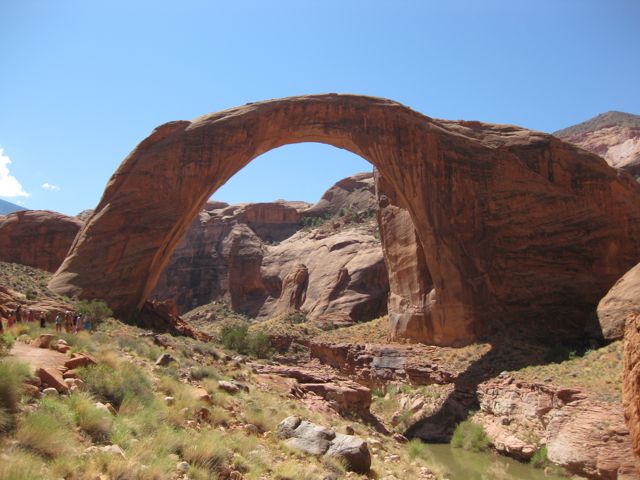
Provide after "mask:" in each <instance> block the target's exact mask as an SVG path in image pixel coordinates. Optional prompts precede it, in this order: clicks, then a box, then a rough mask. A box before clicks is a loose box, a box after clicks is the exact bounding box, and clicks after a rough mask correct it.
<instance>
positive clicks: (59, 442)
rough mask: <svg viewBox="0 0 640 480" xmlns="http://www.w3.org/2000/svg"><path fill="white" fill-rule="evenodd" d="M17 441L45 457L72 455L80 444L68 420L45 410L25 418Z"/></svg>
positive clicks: (20, 426)
mask: <svg viewBox="0 0 640 480" xmlns="http://www.w3.org/2000/svg"><path fill="white" fill-rule="evenodd" d="M16 439H17V440H18V442H19V443H20V445H21V446H22V447H24V448H26V449H28V450H31V451H33V452H35V453H38V454H40V455H42V456H44V457H48V458H55V457H60V456H64V455H71V454H73V453H74V452H75V451H77V449H78V442H77V440H76V438H75V436H74V434H73V432H72V430H71V425H70V424H69V423H68V422H67V421H66V419H65V418H64V417H63V418H60V417H58V416H57V415H56V414H55V413H54V412H53V411H45V410H44V409H39V410H36V411H35V412H33V413H31V414H29V415H27V416H26V417H24V418H23V419H22V420H21V422H20V423H19V425H18V429H17V431H16Z"/></svg>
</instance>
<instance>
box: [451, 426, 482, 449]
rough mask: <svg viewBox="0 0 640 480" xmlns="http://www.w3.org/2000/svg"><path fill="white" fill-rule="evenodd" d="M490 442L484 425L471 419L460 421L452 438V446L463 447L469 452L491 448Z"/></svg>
mask: <svg viewBox="0 0 640 480" xmlns="http://www.w3.org/2000/svg"><path fill="white" fill-rule="evenodd" d="M490 443H491V442H490V441H489V438H488V437H487V435H486V434H485V433H484V429H483V428H482V426H481V425H478V424H477V423H473V422H472V421H471V420H465V421H464V422H460V423H459V424H458V426H457V427H456V430H455V431H454V432H453V437H452V438H451V446H452V447H455V448H462V449H464V450H467V451H469V452H483V451H485V450H487V449H488V448H489V444H490Z"/></svg>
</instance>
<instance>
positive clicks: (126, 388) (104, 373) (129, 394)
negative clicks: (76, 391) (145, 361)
mask: <svg viewBox="0 0 640 480" xmlns="http://www.w3.org/2000/svg"><path fill="white" fill-rule="evenodd" d="M78 375H79V376H80V378H81V379H82V381H84V382H85V383H86V384H87V386H88V387H89V389H90V390H91V391H92V392H93V393H95V394H96V395H98V396H100V397H102V398H104V399H106V400H108V401H109V402H111V403H112V404H113V405H115V406H116V407H119V406H120V405H121V404H122V403H123V401H124V400H125V399H127V398H130V399H136V400H138V401H139V402H142V403H148V402H149V401H150V400H151V399H152V398H153V390H152V388H151V382H150V381H149V378H148V377H147V375H146V373H145V372H144V371H143V370H142V369H140V368H139V367H137V366H136V365H134V364H132V363H128V362H122V363H121V364H120V367H119V368H118V369H117V370H114V369H113V368H111V367H109V366H108V365H94V366H90V367H86V368H82V369H80V370H79V372H78Z"/></svg>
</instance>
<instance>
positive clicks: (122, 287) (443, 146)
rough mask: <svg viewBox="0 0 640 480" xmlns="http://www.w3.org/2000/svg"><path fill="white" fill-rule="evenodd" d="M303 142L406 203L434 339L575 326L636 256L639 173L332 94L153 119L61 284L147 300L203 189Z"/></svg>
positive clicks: (522, 135)
mask: <svg viewBox="0 0 640 480" xmlns="http://www.w3.org/2000/svg"><path fill="white" fill-rule="evenodd" d="M304 141H317V142H324V143H328V144H331V145H334V146H336V147H339V148H345V149H348V150H350V151H351V152H353V153H355V154H357V155H360V156H362V157H363V158H365V159H367V160H369V161H370V162H371V163H373V164H374V165H375V166H376V167H377V168H378V170H379V171H380V174H381V176H382V177H384V178H385V180H386V181H387V182H388V183H389V185H390V187H391V188H392V189H393V190H394V191H395V192H396V194H397V195H398V197H399V198H400V199H401V203H402V205H403V206H404V207H406V210H407V211H408V212H409V214H410V218H411V221H412V223H413V225H414V228H415V232H416V236H417V238H418V239H419V244H420V245H421V247H422V251H421V253H422V254H423V255H424V257H425V260H426V265H427V267H428V270H429V274H430V279H431V282H425V284H429V283H433V288H432V289H431V291H430V292H429V299H428V301H426V302H424V305H425V312H424V315H423V318H424V323H425V324H426V326H425V327H424V328H423V329H422V330H423V331H431V332H434V334H433V337H432V338H425V337H421V338H420V339H421V340H423V341H429V342H432V343H435V344H441V345H460V344H465V343H469V342H471V341H473V340H475V339H477V338H478V337H479V336H480V335H483V334H485V333H487V332H490V331H491V330H501V329H504V328H506V327H508V326H509V325H517V326H518V328H521V327H522V328H524V327H533V328H534V329H535V330H537V331H540V330H543V329H547V331H549V332H550V334H551V332H552V333H553V334H555V335H563V334H564V335H570V334H575V333H576V332H578V331H581V330H582V329H583V328H584V319H585V318H587V317H588V314H589V313H590V312H592V311H593V309H594V308H595V305H596V303H597V302H598V300H599V299H600V298H601V297H602V295H603V294H604V293H605V292H606V291H607V290H608V289H609V288H610V287H611V285H612V284H613V283H614V282H615V281H616V280H617V279H618V277H620V276H621V275H622V273H624V272H625V271H626V270H628V269H629V268H630V267H631V266H632V265H634V264H635V263H637V259H638V258H639V257H640V245H638V243H637V242H636V241H635V239H637V238H638V236H639V234H640V202H639V201H638V200H640V186H639V185H638V184H637V183H636V182H635V181H634V180H633V179H632V178H631V177H629V176H619V175H617V173H616V172H615V170H612V169H611V168H610V167H609V166H608V165H607V164H606V162H604V160H602V159H600V158H599V157H597V156H595V155H593V154H590V153H587V152H585V151H583V150H580V149H577V148H575V147H573V146H572V145H569V144H567V143H565V142H563V141H561V140H559V139H557V138H555V137H553V136H550V135H546V134H542V133H539V132H532V131H529V130H525V129H521V128H518V127H513V126H505V125H488V124H482V123H479V122H450V121H441V120H433V119H430V118H428V117H425V116H423V115H421V114H419V113H417V112H414V111H412V110H410V109H408V108H406V107H404V106H402V105H400V104H398V103H395V102H392V101H389V100H384V99H378V98H370V97H360V96H353V95H334V94H330V95H316V96H306V97H292V98H287V99H280V100H271V101H266V102H262V103H254V104H249V105H245V106H242V107H238V108H234V109H230V110H226V111H223V112H218V113H213V114H209V115H205V116H202V117H199V118H197V119H195V120H193V121H191V122H190V121H178V122H171V123H168V124H165V125H162V126H160V127H158V128H157V129H156V130H155V131H154V132H153V133H152V134H151V135H150V136H149V137H148V138H147V139H145V140H144V141H143V142H142V143H141V144H140V145H139V146H138V147H136V149H135V150H134V151H133V152H132V153H131V154H130V155H129V157H128V158H127V159H126V160H125V161H124V162H123V164H122V165H121V167H120V168H119V169H118V171H117V172H116V173H115V174H114V175H113V177H112V178H111V180H110V181H109V184H108V185H107V188H106V190H105V193H104V195H103V198H102V200H101V201H100V204H99V205H98V206H97V208H96V211H95V212H94V214H93V216H92V217H91V218H90V219H89V221H88V222H87V224H86V225H85V227H84V228H83V229H82V231H81V232H80V234H79V235H78V237H77V238H76V241H75V243H74V245H73V247H72V250H71V252H70V254H69V256H68V257H67V258H66V259H65V261H64V263H63V265H62V266H61V267H60V269H59V270H58V271H57V272H56V274H55V276H54V278H53V279H52V281H51V283H50V287H51V288H52V289H53V290H55V291H57V292H59V293H62V294H66V295H79V296H81V297H97V298H105V299H106V300H108V302H109V303H110V305H111V306H112V307H113V308H114V309H115V310H116V311H118V312H119V313H121V314H125V315H126V314H131V313H133V312H135V311H137V310H138V309H140V308H141V307H142V305H143V304H144V302H145V300H146V298H148V297H149V295H150V294H151V292H152V291H153V289H154V288H155V286H156V283H157V281H158V278H159V276H160V274H161V272H162V271H163V269H164V268H165V266H166V265H167V264H168V262H169V260H170V258H171V254H172V252H173V250H174V249H175V247H176V245H177V244H178V242H179V241H180V239H181V238H182V236H183V235H184V233H185V232H186V231H187V230H188V228H189V226H190V224H191V222H192V221H193V219H194V218H195V217H196V216H197V214H198V212H199V211H200V209H201V208H202V206H203V205H204V203H205V200H206V199H207V198H209V197H210V196H211V194H212V193H213V192H214V191H215V190H216V189H217V188H219V187H220V186H221V185H222V184H224V183H225V182H226V181H227V180H228V179H229V178H230V177H231V176H233V175H234V174H235V173H236V172H237V171H238V170H240V169H241V168H243V167H244V166H245V165H246V164H247V163H248V162H250V161H251V160H252V159H253V158H255V157H257V156H258V155H260V154H262V153H264V152H266V151H268V150H271V149H273V148H277V147H279V146H281V145H285V144H288V143H294V142H304ZM387 267H388V270H390V271H392V272H393V271H395V270H396V267H397V266H396V265H395V264H393V263H388V265H387ZM392 313H393V312H392ZM398 313H402V312H398ZM436 332H437V334H436ZM407 336H408V337H411V334H410V332H409V333H408V334H407Z"/></svg>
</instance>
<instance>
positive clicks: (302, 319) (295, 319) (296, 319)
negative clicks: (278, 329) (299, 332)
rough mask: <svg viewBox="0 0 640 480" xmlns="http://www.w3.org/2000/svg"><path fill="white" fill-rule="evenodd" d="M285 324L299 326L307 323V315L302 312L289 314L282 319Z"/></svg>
mask: <svg viewBox="0 0 640 480" xmlns="http://www.w3.org/2000/svg"><path fill="white" fill-rule="evenodd" d="M284 320H285V322H288V323H293V324H294V325H299V324H301V323H307V320H308V319H307V314H306V313H304V312H295V313H290V314H289V315H287V316H286V317H285V318H284Z"/></svg>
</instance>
